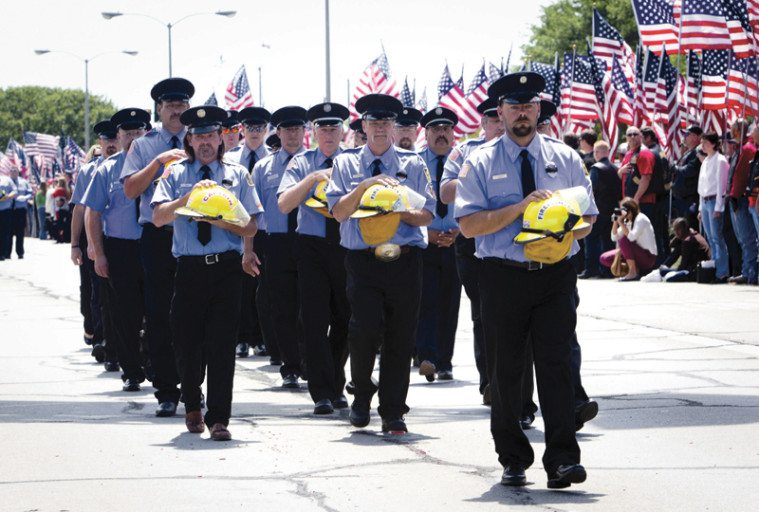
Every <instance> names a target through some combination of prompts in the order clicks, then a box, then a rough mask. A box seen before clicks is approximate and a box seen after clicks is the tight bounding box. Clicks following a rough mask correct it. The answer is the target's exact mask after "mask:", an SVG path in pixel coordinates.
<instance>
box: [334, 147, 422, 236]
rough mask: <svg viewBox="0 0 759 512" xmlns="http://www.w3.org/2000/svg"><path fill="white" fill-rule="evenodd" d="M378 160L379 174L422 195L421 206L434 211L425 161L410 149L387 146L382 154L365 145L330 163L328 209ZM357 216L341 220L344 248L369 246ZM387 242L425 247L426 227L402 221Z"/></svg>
mask: <svg viewBox="0 0 759 512" xmlns="http://www.w3.org/2000/svg"><path fill="white" fill-rule="evenodd" d="M377 158H379V159H380V162H381V164H380V169H381V171H382V174H385V175H387V176H391V177H393V178H395V179H397V180H398V181H400V183H401V185H406V186H407V187H409V188H410V189H412V190H414V191H415V192H418V193H419V194H421V195H422V196H424V197H425V199H426V201H425V203H424V209H425V210H428V211H430V212H431V213H432V214H434V213H435V192H434V191H433V189H432V183H431V180H430V177H429V171H428V170H427V167H426V166H425V165H424V160H422V158H421V157H420V156H419V155H417V154H416V153H413V152H411V151H406V150H404V149H400V148H396V147H395V146H390V149H388V150H387V151H385V153H384V154H382V155H381V156H379V157H378V156H375V155H374V153H372V151H371V150H370V149H369V146H368V145H365V146H361V147H360V148H356V149H347V150H345V151H343V152H342V153H341V154H340V155H338V157H337V158H335V161H334V163H333V166H332V179H331V180H330V182H329V186H327V202H328V204H329V210H330V211H332V209H333V208H334V207H335V204H337V202H338V201H339V200H340V198H341V197H343V196H344V195H346V194H348V193H349V192H350V191H351V190H353V189H354V188H356V187H357V186H358V184H359V183H361V182H362V181H364V180H365V179H367V178H371V177H372V162H374V160H375V159H377ZM358 221H359V220H358V219H353V218H349V219H347V220H346V221H345V222H342V223H340V245H342V246H343V247H345V248H346V249H351V250H360V249H368V248H369V246H368V245H367V244H366V243H365V242H364V239H363V238H361V231H360V229H359V227H358ZM388 243H392V244H398V245H413V246H416V247H421V248H422V249H424V248H425V247H427V228H426V227H417V226H410V225H409V224H406V223H405V222H403V221H401V223H400V225H399V226H398V231H397V232H396V233H395V235H394V236H393V238H391V239H390V240H389V241H388Z"/></svg>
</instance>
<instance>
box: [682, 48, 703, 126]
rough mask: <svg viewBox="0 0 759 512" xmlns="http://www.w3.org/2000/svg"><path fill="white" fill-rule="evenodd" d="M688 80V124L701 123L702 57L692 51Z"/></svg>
mask: <svg viewBox="0 0 759 512" xmlns="http://www.w3.org/2000/svg"><path fill="white" fill-rule="evenodd" d="M687 74H688V79H687V81H686V84H685V110H686V112H687V114H688V122H689V123H693V124H699V125H700V124H701V123H700V118H701V115H700V110H701V107H700V103H701V101H700V100H701V57H700V56H699V55H698V54H697V53H696V52H694V51H693V50H690V51H689V52H688V71H687Z"/></svg>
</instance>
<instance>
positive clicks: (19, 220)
mask: <svg viewBox="0 0 759 512" xmlns="http://www.w3.org/2000/svg"><path fill="white" fill-rule="evenodd" d="M10 178H11V181H12V182H13V187H14V188H15V190H16V192H17V194H16V197H15V199H14V200H13V208H12V210H13V232H12V236H15V237H16V256H18V259H20V260H21V259H23V258H24V235H25V233H26V220H27V213H26V210H27V204H28V203H29V201H30V200H31V199H32V186H31V185H29V182H28V181H26V180H25V179H24V178H22V177H21V176H19V173H18V167H15V166H14V167H12V168H11V172H10ZM11 242H13V240H12V239H11ZM5 257H6V258H9V259H10V257H11V254H10V252H8V253H7V254H6V255H5Z"/></svg>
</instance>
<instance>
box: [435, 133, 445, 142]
mask: <svg viewBox="0 0 759 512" xmlns="http://www.w3.org/2000/svg"><path fill="white" fill-rule="evenodd" d="M441 141H442V142H448V139H447V138H446V137H443V136H442V135H441V136H439V137H438V138H437V139H435V142H436V143H437V142H441Z"/></svg>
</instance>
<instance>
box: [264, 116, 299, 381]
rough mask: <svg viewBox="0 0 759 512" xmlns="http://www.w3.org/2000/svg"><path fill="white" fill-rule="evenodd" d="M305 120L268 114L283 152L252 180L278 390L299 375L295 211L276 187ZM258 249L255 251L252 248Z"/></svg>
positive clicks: (266, 160) (295, 149)
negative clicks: (282, 206)
mask: <svg viewBox="0 0 759 512" xmlns="http://www.w3.org/2000/svg"><path fill="white" fill-rule="evenodd" d="M306 122H307V113H306V109H304V108H302V107H297V106H288V107H282V108H280V109H279V110H276V111H275V112H274V113H273V114H272V116H271V124H272V125H273V126H274V127H275V128H276V129H277V135H278V136H279V138H280V139H281V141H282V149H281V150H280V151H278V152H276V153H273V154H271V155H269V156H267V157H265V158H263V159H262V160H260V161H259V162H258V163H257V164H256V165H255V167H254V168H253V181H254V183H255V186H256V191H257V192H258V194H259V196H260V197H261V201H262V202H263V205H264V214H263V216H262V217H261V219H260V222H261V229H262V230H265V231H266V236H265V241H264V247H263V252H264V258H265V260H266V273H267V276H266V278H265V283H266V284H265V290H266V291H267V294H268V300H269V303H270V305H271V313H272V320H273V324H274V335H275V339H276V343H277V346H278V348H279V355H280V356H281V358H282V363H283V364H282V366H281V367H280V369H279V371H280V374H281V375H282V387H284V388H288V389H298V388H299V387H300V385H299V384H298V379H299V378H300V377H301V375H302V374H303V370H304V369H303V367H302V364H301V362H302V361H301V351H300V345H301V339H302V333H301V332H300V331H301V329H300V325H299V321H298V316H299V302H298V265H297V261H296V251H297V247H296V244H295V237H296V233H295V230H296V228H297V226H298V209H297V208H296V209H294V210H293V211H291V212H290V213H289V214H288V215H285V214H284V213H282V212H281V211H280V210H279V207H278V205H277V201H278V192H279V184H280V183H281V182H282V177H283V176H284V174H285V169H287V167H288V166H289V165H290V162H291V161H292V159H293V158H294V157H295V156H297V155H299V154H301V153H302V152H303V134H304V130H305V126H306ZM256 250H258V248H256Z"/></svg>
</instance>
